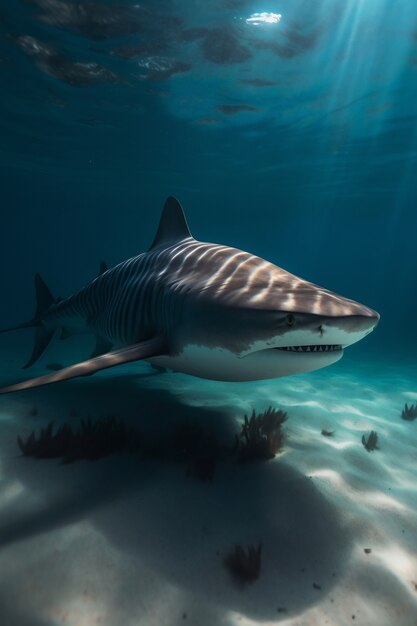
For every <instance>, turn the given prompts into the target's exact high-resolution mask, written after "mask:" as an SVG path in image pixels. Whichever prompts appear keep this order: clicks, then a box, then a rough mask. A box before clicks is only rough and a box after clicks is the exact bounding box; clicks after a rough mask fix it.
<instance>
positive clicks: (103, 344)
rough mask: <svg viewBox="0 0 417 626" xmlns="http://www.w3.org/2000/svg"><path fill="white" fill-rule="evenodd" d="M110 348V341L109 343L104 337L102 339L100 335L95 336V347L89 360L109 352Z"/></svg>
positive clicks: (111, 345)
mask: <svg viewBox="0 0 417 626" xmlns="http://www.w3.org/2000/svg"><path fill="white" fill-rule="evenodd" d="M112 347H113V344H112V343H111V341H109V340H108V339H106V338H105V337H102V336H101V335H97V337H96V345H95V347H94V350H93V351H92V353H91V354H90V359H94V358H95V357H96V356H100V355H101V354H105V353H106V352H109V351H110V350H111V349H112Z"/></svg>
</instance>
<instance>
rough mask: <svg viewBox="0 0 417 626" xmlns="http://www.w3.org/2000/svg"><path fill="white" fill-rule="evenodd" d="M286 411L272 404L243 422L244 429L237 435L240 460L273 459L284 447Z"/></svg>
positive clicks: (243, 461) (244, 461)
mask: <svg viewBox="0 0 417 626" xmlns="http://www.w3.org/2000/svg"><path fill="white" fill-rule="evenodd" d="M286 419H287V414H286V413H285V411H281V410H276V409H273V408H272V407H271V406H270V407H269V408H268V409H267V410H266V411H264V412H263V413H258V414H256V413H255V410H253V411H252V415H251V416H250V418H248V416H247V415H245V421H244V422H243V424H242V430H241V432H240V434H239V435H237V436H236V437H237V438H236V449H237V456H238V460H239V462H241V463H246V462H248V461H256V460H268V459H273V458H274V456H275V455H276V454H277V452H279V451H280V450H281V448H282V445H283V441H284V435H283V432H282V429H281V427H282V424H283V423H284V422H285V421H286Z"/></svg>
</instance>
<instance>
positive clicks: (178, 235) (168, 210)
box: [150, 196, 192, 250]
mask: <svg viewBox="0 0 417 626" xmlns="http://www.w3.org/2000/svg"><path fill="white" fill-rule="evenodd" d="M187 237H192V235H191V233H190V229H189V228H188V224H187V220H186V219H185V215H184V211H183V208H182V206H181V205H180V203H179V202H178V200H177V199H176V198H174V197H173V196H169V198H168V199H167V201H166V202H165V205H164V208H163V209H162V214H161V219H160V221H159V226H158V230H157V233H156V236H155V239H154V240H153V243H152V245H151V247H150V250H152V249H153V248H159V247H168V246H170V245H172V244H174V243H175V242H177V241H182V240H183V239H187Z"/></svg>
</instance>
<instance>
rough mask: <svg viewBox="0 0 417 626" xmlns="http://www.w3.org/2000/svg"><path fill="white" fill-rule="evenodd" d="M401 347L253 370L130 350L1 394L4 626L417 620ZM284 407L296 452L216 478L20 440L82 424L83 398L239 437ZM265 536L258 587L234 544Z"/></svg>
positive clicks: (14, 371) (8, 361)
mask: <svg viewBox="0 0 417 626" xmlns="http://www.w3.org/2000/svg"><path fill="white" fill-rule="evenodd" d="M16 339H17V335H15V338H14V339H12V338H11V337H9V338H7V339H6V338H4V339H2V343H1V362H2V363H3V366H2V372H1V375H2V379H3V380H4V381H7V382H8V381H10V380H15V379H16V378H21V377H22V372H21V370H19V366H20V365H21V364H22V363H23V362H24V359H25V357H26V356H27V352H28V344H27V343H24V342H23V338H21V340H20V341H21V343H20V344H19V346H18V348H16V347H15V346H16V344H15V341H16ZM26 339H27V336H26ZM59 349H60V348H59V347H56V348H55V349H53V350H52V352H50V353H49V354H48V356H47V357H45V358H44V359H43V362H42V363H41V364H40V365H39V367H38V368H35V369H34V370H33V373H40V372H41V371H42V367H43V366H44V365H45V363H48V362H50V361H56V360H58V359H60V358H61V359H62V355H60V353H59ZM77 349H78V348H77ZM54 350H55V352H54ZM66 350H67V353H68V347H67V348H66ZM67 357H68V354H67V356H66V358H67ZM68 358H69V357H68ZM386 358H387V362H384V361H382V360H379V361H376V360H372V359H370V357H368V356H366V354H365V353H364V352H362V351H361V349H360V348H359V347H356V348H355V349H353V350H352V352H351V353H348V354H347V355H346V356H345V357H344V358H343V359H342V361H340V362H339V363H338V364H336V365H334V366H332V367H330V368H326V369H324V370H321V371H318V372H314V373H310V374H305V375H301V376H296V377H289V378H282V379H280V380H274V381H266V382H265V381H264V382H256V383H245V384H236V383H235V384H226V383H218V382H212V381H204V380H200V379H197V378H193V377H188V376H184V375H181V374H170V373H168V374H155V373H153V372H152V370H151V369H150V367H149V366H148V365H146V364H140V365H137V366H132V365H130V366H126V367H123V368H119V369H115V370H109V371H108V372H105V373H104V372H103V373H102V374H100V375H96V376H94V377H91V378H85V379H82V380H76V381H71V382H67V383H64V384H61V385H55V386H51V387H49V388H43V389H37V390H32V391H27V392H24V393H20V394H14V395H8V396H4V397H1V398H0V420H1V431H0V435H1V436H0V454H1V458H0V462H1V479H0V544H1V550H0V624H1V626H23V625H24V626H47V625H48V626H52V625H61V624H69V625H71V626H92V625H94V624H100V625H101V626H133V625H140V626H142V625H146V626H179V625H180V624H181V625H184V624H189V625H192V626H226V625H227V626H231V625H234V624H239V625H240V626H249V625H251V626H252V625H254V624H258V623H262V624H275V623H280V624H282V625H283V626H284V625H285V626H287V625H288V626H290V625H291V626H296V625H298V626H316V625H317V626H318V625H319V626H323V625H325V624H328V625H333V626H335V625H337V626H342V625H345V624H358V625H359V624H360V625H363V626H394V625H395V626H415V625H416V624H417V464H416V458H417V457H416V451H417V420H416V421H415V422H405V421H403V420H401V417H400V414H401V409H402V407H403V405H404V403H405V402H408V403H410V402H411V403H412V402H415V401H416V400H417V375H416V374H417V367H416V366H413V365H412V361H411V360H410V361H406V360H404V359H400V358H397V357H396V358H395V359H394V358H391V361H390V362H388V359H389V358H390V355H387V356H386ZM64 362H66V361H65V359H64ZM269 405H272V406H273V407H277V408H281V409H283V410H285V411H287V412H288V416H289V418H288V421H287V422H286V423H285V425H284V431H285V447H284V451H283V453H282V454H280V455H279V456H277V457H276V458H275V459H274V460H273V461H269V462H265V463H260V464H251V465H241V464H240V465H239V464H237V463H233V462H230V461H229V462H224V463H219V464H218V466H217V467H216V472H215V476H214V481H213V482H212V483H201V482H199V481H197V480H195V479H193V478H190V477H187V476H186V472H185V468H184V466H183V465H181V464H178V463H174V462H172V461H167V462H164V461H156V460H154V461H149V460H148V461H144V460H143V459H141V458H139V457H138V456H134V455H131V454H125V455H119V456H114V457H109V458H107V459H104V460H101V461H98V462H95V463H93V462H88V461H82V462H77V463H75V464H73V465H63V464H61V463H60V462H59V461H58V460H34V459H31V458H23V457H22V456H21V455H20V452H19V450H18V447H17V445H16V437H17V435H18V434H20V435H28V434H29V433H30V432H31V431H32V430H33V429H39V428H40V427H42V426H44V425H45V424H46V423H47V422H49V421H50V420H52V419H53V420H54V421H55V423H56V424H60V423H63V422H65V421H70V422H71V421H73V422H74V423H78V419H79V418H78V417H70V413H71V412H72V413H74V412H76V413H77V415H78V416H91V417H105V416H108V415H112V414H115V415H117V416H119V417H123V418H125V419H126V420H128V421H129V423H130V422H131V423H132V424H136V425H137V427H138V429H139V430H141V431H142V433H143V434H144V435H145V434H146V437H148V438H150V439H152V437H154V436H155V437H158V436H159V435H160V434H161V433H168V436H169V432H170V429H172V427H173V425H174V424H175V423H177V422H178V421H181V420H183V419H184V418H187V419H190V420H196V421H200V422H201V423H204V424H210V425H211V426H212V427H213V428H214V429H215V431H216V432H217V434H218V436H220V437H221V438H224V441H233V433H234V432H238V431H239V424H240V422H241V420H242V419H243V416H244V414H245V413H249V412H250V411H251V410H252V408H255V409H256V410H259V411H260V410H264V409H265V408H267V407H268V406H269ZM34 408H35V409H36V410H37V415H31V414H30V413H31V412H33V411H32V410H33V409H34ZM323 428H325V429H331V430H333V429H334V430H335V434H334V436H333V437H332V438H326V437H324V436H322V435H321V430H322V429H323ZM372 429H373V430H376V431H377V433H378V435H379V442H380V449H379V450H376V451H374V452H371V453H368V452H367V451H366V450H365V449H364V447H363V446H362V443H361V437H362V434H364V433H365V434H366V433H368V432H369V431H370V430H372ZM259 540H261V541H262V545H263V555H262V571H261V575H260V578H259V579H258V580H257V581H256V582H255V583H253V584H251V585H247V586H246V587H244V588H240V587H238V586H237V585H236V584H235V582H234V581H233V580H232V579H231V577H230V574H229V572H228V571H227V570H226V568H225V567H224V565H223V558H224V556H225V554H226V553H227V552H228V551H229V550H230V549H231V548H232V547H233V545H234V544H235V543H241V544H243V545H247V544H254V543H257V542H258V541H259ZM365 548H371V553H370V554H366V553H365V552H364V549H365ZM314 584H315V585H316V586H319V587H320V589H316V588H314V586H313V585H314ZM278 609H281V611H280V612H279V611H278ZM282 609H285V611H283V610H282Z"/></svg>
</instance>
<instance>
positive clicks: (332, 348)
mask: <svg viewBox="0 0 417 626" xmlns="http://www.w3.org/2000/svg"><path fill="white" fill-rule="evenodd" d="M274 350H286V351H287V352H338V351H340V350H343V347H342V346H341V345H340V344H333V345H314V346H283V347H281V348H274Z"/></svg>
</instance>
